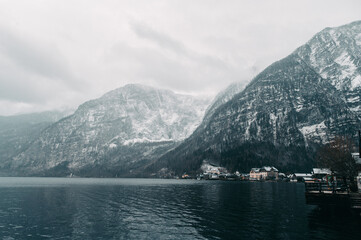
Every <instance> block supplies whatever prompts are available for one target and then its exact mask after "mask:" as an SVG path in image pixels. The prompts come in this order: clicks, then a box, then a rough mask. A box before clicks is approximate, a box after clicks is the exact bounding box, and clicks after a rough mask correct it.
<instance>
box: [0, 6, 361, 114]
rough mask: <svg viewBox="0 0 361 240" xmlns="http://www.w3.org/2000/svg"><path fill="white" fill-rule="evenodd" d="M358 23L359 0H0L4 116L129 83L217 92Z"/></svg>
mask: <svg viewBox="0 0 361 240" xmlns="http://www.w3.org/2000/svg"><path fill="white" fill-rule="evenodd" d="M355 20H361V1H360V0H354V1H352V0H343V1H340V0H335V1H333V0H332V1H331V0H318V1H315V0H299V1H291V0H284V1H281V0H249V1H243V0H237V1H230V0H218V1H215V0H202V1H201V0H189V1H187V0H179V1H171V0H167V1H160V0H157V1H150V0H144V1H140V0H130V1H121V0H114V1H112V0H98V1H92V0H83V1H81V0H44V1H40V0H31V1H30V0H24V1H19V0H0V115H11V114H19V113H27V112H39V111H44V110H54V109H64V108H68V107H76V106H77V105H79V104H81V103H82V102H84V101H86V100H89V99H93V98H97V97H100V96H101V95H103V94H104V93H106V92H107V91H110V90H112V89H115V88H118V87H121V86H124V85H125V84H128V83H141V84H146V85H150V86H154V87H161V88H166V89H170V90H173V91H175V92H179V93H189V94H200V95H210V96H212V95H215V94H216V93H217V92H218V91H220V90H221V89H223V88H225V87H227V85H229V84H230V83H232V82H235V81H244V82H248V81H250V80H251V79H252V77H254V76H255V75H256V74H257V73H259V72H260V71H262V69H264V68H265V67H267V66H268V65H269V64H271V63H272V62H274V61H276V60H279V59H281V58H283V57H285V56H287V55H288V54H290V53H291V52H292V51H293V50H295V49H296V48H297V47H298V46H300V45H302V44H304V43H305V42H306V41H308V40H309V39H310V38H311V37H312V36H313V35H314V34H316V33H317V32H318V31H320V30H322V29H323V28H325V27H334V26H339V25H343V24H347V23H350V22H352V21H355Z"/></svg>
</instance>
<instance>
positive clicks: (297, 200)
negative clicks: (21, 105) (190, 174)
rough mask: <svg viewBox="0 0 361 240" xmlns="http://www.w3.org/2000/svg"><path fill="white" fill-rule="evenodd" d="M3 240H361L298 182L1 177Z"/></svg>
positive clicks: (352, 219) (357, 228) (355, 228)
mask: <svg viewBox="0 0 361 240" xmlns="http://www.w3.org/2000/svg"><path fill="white" fill-rule="evenodd" d="M0 239H361V220H360V217H359V216H357V215H353V214H347V213H344V212H340V211H334V210H321V209H319V208H317V207H315V206H309V205H306V204H305V198H304V185H303V184H297V183H271V182H259V183H258V182H221V181H195V180H157V179H79V178H78V179H76V178H72V179H69V178H0Z"/></svg>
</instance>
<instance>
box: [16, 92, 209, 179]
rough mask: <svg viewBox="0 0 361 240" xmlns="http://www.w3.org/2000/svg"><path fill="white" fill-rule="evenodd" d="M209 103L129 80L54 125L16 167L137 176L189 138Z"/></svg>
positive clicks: (28, 171) (50, 172) (48, 172)
mask: <svg viewBox="0 0 361 240" xmlns="http://www.w3.org/2000/svg"><path fill="white" fill-rule="evenodd" d="M208 104H209V101H208V100H202V99H197V98H194V97H192V96H186V95H179V94H175V93H173V92H171V91H166V90H157V89H154V88H150V87H146V86H141V85H127V86H125V87H123V88H119V89H116V90H114V91H111V92H109V93H107V94H105V95H104V96H102V97H101V98H99V99H95V100H92V101H88V102H86V103H84V104H83V105H81V106H80V107H79V108H78V109H77V110H76V112H75V113H74V114H73V115H71V116H69V117H67V118H64V119H62V120H60V121H59V122H57V123H55V124H53V125H51V126H50V127H48V128H47V129H46V130H44V131H43V132H42V133H41V135H40V136H39V137H38V138H37V139H36V140H35V141H34V142H33V143H32V145H31V146H30V147H29V148H28V149H27V150H26V151H24V152H22V153H21V154H19V155H18V156H16V157H15V158H14V159H13V161H12V163H11V166H10V168H11V170H12V171H16V172H18V173H19V174H22V175H34V174H35V175H39V174H44V175H53V176H54V175H55V176H56V175H59V176H64V175H68V174H75V175H81V176H116V175H118V176H120V175H123V176H126V175H131V174H134V173H135V172H137V171H138V170H139V169H141V168H143V167H144V166H147V164H149V163H151V162H152V161H153V160H155V159H156V158H158V157H159V156H161V155H163V154H164V153H165V152H167V151H169V150H170V149H172V148H173V147H174V146H176V145H177V144H178V142H180V141H181V140H183V139H185V138H186V137H188V136H189V135H190V134H191V133H192V132H193V131H194V129H195V128H196V127H197V126H198V125H199V123H200V122H201V119H202V117H203V114H204V112H205V110H206V108H207V106H208Z"/></svg>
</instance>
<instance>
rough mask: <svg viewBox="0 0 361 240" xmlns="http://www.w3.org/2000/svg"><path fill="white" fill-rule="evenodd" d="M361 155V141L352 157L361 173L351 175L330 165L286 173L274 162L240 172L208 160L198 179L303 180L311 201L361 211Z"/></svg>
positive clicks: (306, 196)
mask: <svg viewBox="0 0 361 240" xmlns="http://www.w3.org/2000/svg"><path fill="white" fill-rule="evenodd" d="M360 135H361V134H360ZM360 142H361V138H360ZM360 156H361V144H360V147H359V153H352V158H353V159H354V160H355V163H356V166H357V169H359V171H358V173H357V174H358V175H357V176H354V177H351V178H349V179H346V178H345V176H341V175H339V174H338V173H337V172H332V171H331V170H330V169H329V168H313V169H312V172H311V173H293V174H288V175H286V174H284V173H281V172H279V171H278V169H277V168H275V167H273V166H264V167H261V168H252V169H251V170H250V172H249V173H239V172H238V171H237V172H235V173H229V172H228V171H227V169H225V168H223V167H219V166H215V165H212V164H209V163H204V164H203V165H202V167H201V169H202V171H203V173H201V174H199V175H197V180H224V181H237V180H238V181H273V182H276V181H277V182H303V183H304V184H305V198H306V203H307V204H309V205H318V206H319V207H327V208H328V207H337V208H339V207H342V208H347V209H351V210H355V211H357V212H361V157H360ZM182 178H183V179H191V178H192V177H191V176H189V175H188V174H186V173H185V174H183V175H182ZM193 179H194V178H193ZM360 215H361V214H360Z"/></svg>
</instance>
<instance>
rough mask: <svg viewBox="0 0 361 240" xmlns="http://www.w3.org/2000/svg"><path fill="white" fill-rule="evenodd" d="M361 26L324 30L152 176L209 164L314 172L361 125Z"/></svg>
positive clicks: (219, 111) (208, 121) (218, 111)
mask: <svg viewBox="0 0 361 240" xmlns="http://www.w3.org/2000/svg"><path fill="white" fill-rule="evenodd" d="M360 94H361V21H358V22H353V23H351V24H348V25H344V26H341V27H336V28H326V29H324V30H323V31H321V32H320V33H318V34H316V35H315V36H314V37H313V38H312V39H311V40H310V41H308V42H307V43H306V44H305V45H303V46H301V47H299V48H298V49H296V50H295V51H294V52H293V53H292V54H290V55H289V56H287V57H286V58H284V59H282V60H280V61H278V62H275V63H274V64H272V65H270V66H269V67H267V68H266V69H265V70H264V71H262V72H261V73H260V74H258V75H257V76H256V77H255V78H254V79H253V80H252V82H251V83H250V84H249V85H248V86H247V87H246V88H245V89H244V90H243V91H241V92H240V93H238V94H236V95H235V96H234V97H233V98H232V99H231V100H230V101H228V102H226V103H225V104H223V105H219V106H218V108H215V109H213V110H212V112H213V114H211V115H210V116H208V117H206V118H205V121H203V123H202V124H201V125H200V126H199V127H198V128H197V130H196V131H195V132H194V133H193V134H192V135H191V136H190V137H189V138H188V139H187V140H185V141H184V142H183V143H182V144H181V145H180V146H178V147H177V148H176V149H175V150H173V151H170V152H169V153H167V154H166V155H165V156H163V157H162V158H161V159H160V160H159V161H158V162H157V163H156V164H154V165H153V166H152V167H151V168H149V169H150V171H157V169H159V168H160V167H164V166H166V167H167V168H169V169H172V170H174V171H176V172H177V173H178V174H180V173H182V172H184V171H188V172H189V171H196V170H197V169H198V168H199V167H200V165H201V164H202V162H203V161H208V162H214V163H216V164H220V165H222V166H225V167H227V168H229V169H231V170H240V171H249V169H250V168H251V167H257V166H262V165H268V164H269V165H275V166H276V167H279V168H280V169H282V170H284V171H286V170H290V171H295V170H300V171H301V170H302V171H308V170H310V168H311V167H312V166H313V164H314V162H313V160H314V156H315V152H316V151H317V149H318V147H319V146H321V145H322V144H325V143H327V142H329V141H330V140H331V139H333V138H334V137H335V136H337V135H342V136H351V137H352V136H355V134H356V130H357V129H359V127H360V126H361V125H360V107H361V102H360Z"/></svg>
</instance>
